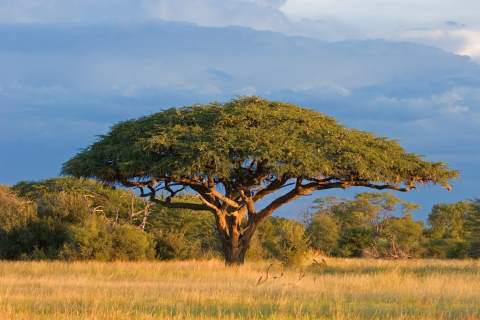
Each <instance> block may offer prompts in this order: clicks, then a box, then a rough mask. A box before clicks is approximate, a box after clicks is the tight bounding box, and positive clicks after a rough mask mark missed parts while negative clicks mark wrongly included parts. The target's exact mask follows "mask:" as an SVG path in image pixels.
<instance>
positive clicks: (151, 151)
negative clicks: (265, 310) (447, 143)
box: [63, 97, 457, 264]
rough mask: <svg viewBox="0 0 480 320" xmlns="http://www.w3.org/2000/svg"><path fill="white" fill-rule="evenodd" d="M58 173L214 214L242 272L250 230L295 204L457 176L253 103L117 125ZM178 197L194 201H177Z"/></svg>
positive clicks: (273, 105)
mask: <svg viewBox="0 0 480 320" xmlns="http://www.w3.org/2000/svg"><path fill="white" fill-rule="evenodd" d="M63 173H64V174H69V175H74V176H78V177H93V178H96V179H99V180H102V181H104V182H107V183H112V184H121V185H123V186H126V187H134V188H139V190H140V195H141V196H142V197H148V198H149V199H150V200H151V201H153V202H156V203H159V204H161V205H164V206H167V207H171V208H187V209H194V210H208V211H210V212H212V213H213V215H214V217H215V220H216V227H217V229H218V234H219V236H220V239H221V242H222V244H223V249H224V254H225V260H226V263H227V264H241V263H243V261H244V257H245V253H246V251H247V249H248V247H249V243H250V240H251V239H252V236H253V234H254V232H255V230H256V228H257V226H258V225H259V224H260V223H261V222H262V221H264V220H265V219H266V218H267V217H269V216H271V215H272V213H273V212H274V211H275V210H277V209H278V208H279V207H281V206H282V205H284V204H286V203H288V202H290V201H293V200H295V199H296V198H298V197H301V196H305V195H309V194H311V193H312V192H314V191H318V190H326V189H333V188H342V189H345V188H350V187H367V188H372V189H378V190H384V189H392V190H397V191H409V190H411V189H413V188H415V186H417V185H418V184H425V183H435V184H440V185H442V186H444V187H446V188H449V185H448V181H449V179H451V178H453V177H455V176H456V175H457V172H456V171H454V170H451V169H449V168H448V167H447V166H446V165H445V164H444V163H440V162H428V161H425V160H424V159H422V157H420V156H418V155H416V154H412V153H407V152H406V151H405V150H404V149H403V148H402V147H401V146H400V145H399V144H398V143H397V142H395V141H392V140H388V139H386V138H381V137H376V136H374V135H372V134H370V133H366V132H362V131H358V130H352V129H348V128H345V127H343V126H341V125H340V124H338V123H337V122H336V121H335V120H334V119H332V118H330V117H327V116H325V115H323V114H321V113H318V112H315V111H312V110H308V109H304V108H300V107H298V106H296V105H292V104H287V103H280V102H272V101H268V100H264V99H261V98H258V97H243V98H238V99H235V100H232V101H230V102H227V103H224V104H221V103H210V104H205V105H193V106H190V107H184V108H172V109H168V110H165V111H162V112H159V113H156V114H152V115H150V116H146V117H143V118H139V119H135V120H129V121H125V122H121V123H119V124H116V125H115V126H113V127H112V129H111V130H110V132H109V133H108V134H106V135H103V136H100V137H99V139H98V140H97V141H96V142H95V143H94V144H92V145H91V146H89V147H87V148H86V149H84V150H83V151H81V152H80V153H78V154H77V155H76V156H75V157H73V158H72V159H71V160H69V161H68V162H66V163H65V164H64V167H63ZM281 189H283V190H282V191H283V192H282V191H279V190H281ZM182 190H186V191H191V192H195V193H196V194H197V195H198V198H199V201H198V202H197V203H195V202H184V201H183V202H182V201H179V200H177V198H175V196H177V195H178V194H179V192H181V191H182ZM165 192H166V193H167V195H166V197H165V196H162V197H160V196H159V195H160V194H162V195H163V194H164V193H165ZM262 199H263V201H261V203H262V204H264V205H263V207H262V208H257V207H258V203H259V201H260V200H262ZM267 200H268V201H267Z"/></svg>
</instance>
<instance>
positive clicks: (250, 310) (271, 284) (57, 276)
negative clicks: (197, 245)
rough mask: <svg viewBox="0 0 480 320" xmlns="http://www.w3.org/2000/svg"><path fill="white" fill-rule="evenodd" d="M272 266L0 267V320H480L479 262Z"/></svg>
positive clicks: (40, 264) (123, 264)
mask: <svg viewBox="0 0 480 320" xmlns="http://www.w3.org/2000/svg"><path fill="white" fill-rule="evenodd" d="M269 265H270V264H269V263H267V262H261V263H247V264H246V265H245V266H242V267H225V266H224V264H223V263H222V262H220V261H185V262H138V263H131V262H128V263H127V262H115V263H99V262H85V263H80V262H78V263H64V262H2V263H0V318H1V319H2V320H3V319H28V320H35V319H480V262H478V261H434V260H423V261H422V260H417V261H382V260H346V259H326V263H320V264H313V265H310V266H306V267H304V268H302V269H286V270H282V267H281V266H280V265H272V266H271V267H270V268H269ZM267 269H268V270H269V271H268V276H267V272H266V270H267Z"/></svg>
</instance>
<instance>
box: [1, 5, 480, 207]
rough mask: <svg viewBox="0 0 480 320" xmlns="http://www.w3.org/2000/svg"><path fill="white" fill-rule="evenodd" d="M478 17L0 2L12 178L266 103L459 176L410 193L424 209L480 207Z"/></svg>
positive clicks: (468, 8)
mask: <svg viewBox="0 0 480 320" xmlns="http://www.w3.org/2000/svg"><path fill="white" fill-rule="evenodd" d="M479 10H480V3H478V2H475V1H470V0H463V1H431V0H423V1H396V0H390V1H369V0H366V1H357V0H344V1H330V0H329V1H321V0H315V1H314V0H290V1H283V0H261V1H250V0H230V1H226V0H176V1H167V0H140V1H139V0H135V1H133V0H116V1H109V0H104V1H93V0H36V1H33V0H0V39H1V40H2V41H1V42H0V70H1V72H0V167H1V168H2V169H1V170H0V183H6V184H13V183H16V182H18V181H20V180H24V179H41V178H46V177H51V176H55V175H57V174H58V173H59V170H60V166H61V163H62V162H63V161H65V160H67V159H68V158H69V157H70V156H72V155H73V154H74V153H75V152H76V151H77V150H78V149H80V148H81V147H84V146H86V145H88V144H89V143H91V142H92V141H93V140H94V139H95V137H96V135H99V134H102V133H104V132H106V130H108V128H109V126H111V125H112V124H113V123H115V122H117V121H120V120H124V119H128V118H132V117H138V116H141V115H145V114H149V113H152V112H156V111H159V110H161V109H162V108H165V107H170V106H180V105H186V104H191V103H195V102H206V101H211V100H227V99H230V98H232V97H234V96H238V95H246V94H256V95H261V96H264V97H267V98H271V99H278V100H286V101H291V102H296V103H299V104H302V105H304V106H307V107H311V108H314V109H316V110H319V111H321V112H324V113H327V114H329V115H333V116H335V117H337V118H338V119H339V121H341V122H342V123H344V124H346V125H348V126H351V127H356V128H359V129H363V130H368V131H372V132H375V133H377V134H379V135H383V136H388V137H392V138H394V139H398V140H399V141H400V142H401V143H402V144H403V145H404V146H405V147H406V148H407V149H409V150H411V151H414V152H417V153H420V154H423V155H425V156H426V157H427V158H428V159H431V160H442V161H447V162H448V163H450V164H451V166H452V167H454V168H456V169H459V170H460V171H461V172H462V177H461V178H460V179H459V180H458V181H456V182H455V183H454V187H455V188H454V191H453V192H450V193H449V192H446V191H444V190H442V189H440V188H434V187H427V188H422V189H420V190H417V191H414V192H413V193H411V194H407V195H402V197H404V198H406V199H410V200H413V201H417V202H419V203H421V204H422V205H423V208H424V209H423V210H422V211H421V212H420V213H419V215H425V213H426V212H428V210H429V209H430V207H431V205H432V204H433V203H436V202H443V201H447V202H450V201H456V200H461V199H466V198H473V197H479V196H480V194H479V192H478V191H477V190H476V181H477V180H478V179H479V178H480V173H478V172H477V168H478V163H479V162H480V150H479V148H478V146H479V142H480V138H479V137H480V65H479V64H478V63H479V62H480V23H479V22H478V21H477V20H478V19H476V16H475V15H476V13H477V12H478V11H479ZM347 194H348V195H351V192H349V193H347ZM319 195H321V194H319ZM309 201H310V198H309V199H305V200H304V201H300V202H299V203H297V204H296V205H295V206H290V207H287V208H286V209H284V211H283V213H284V214H292V212H297V211H298V210H301V209H302V208H306V207H308V204H309Z"/></svg>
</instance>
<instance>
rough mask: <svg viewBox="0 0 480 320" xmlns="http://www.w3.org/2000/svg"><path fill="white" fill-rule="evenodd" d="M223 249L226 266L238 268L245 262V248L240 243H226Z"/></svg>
mask: <svg viewBox="0 0 480 320" xmlns="http://www.w3.org/2000/svg"><path fill="white" fill-rule="evenodd" d="M225 244H226V245H224V248H223V253H224V256H225V264H226V265H227V266H239V265H242V264H243V263H244V262H245V253H246V252H247V247H245V246H244V245H243V244H242V243H241V242H240V241H237V243H235V241H227V243H225Z"/></svg>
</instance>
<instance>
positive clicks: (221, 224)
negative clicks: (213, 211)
mask: <svg viewBox="0 0 480 320" xmlns="http://www.w3.org/2000/svg"><path fill="white" fill-rule="evenodd" d="M224 217H225V219H219V220H217V227H218V233H219V236H220V239H221V240H222V246H223V254H224V257H225V264H226V265H227V266H238V265H242V264H243V263H244V262H245V254H246V253H247V250H248V248H249V246H250V240H251V239H252V236H253V233H254V231H255V230H254V229H255V225H252V227H251V228H250V229H249V230H248V231H247V232H241V226H240V224H241V221H240V220H239V216H238V215H235V214H231V215H229V216H224Z"/></svg>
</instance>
